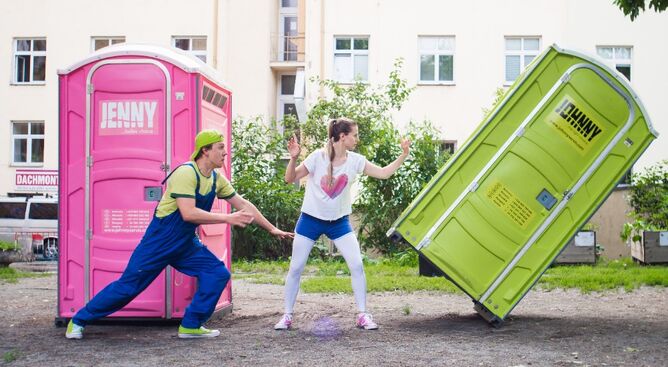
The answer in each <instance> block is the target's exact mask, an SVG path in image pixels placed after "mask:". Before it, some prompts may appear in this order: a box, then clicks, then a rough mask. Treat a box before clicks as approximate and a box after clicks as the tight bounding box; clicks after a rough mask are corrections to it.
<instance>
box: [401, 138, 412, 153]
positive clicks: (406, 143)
mask: <svg viewBox="0 0 668 367" xmlns="http://www.w3.org/2000/svg"><path fill="white" fill-rule="evenodd" d="M410 150H411V141H410V140H409V139H401V151H402V153H401V155H403V156H408V153H409V152H410Z"/></svg>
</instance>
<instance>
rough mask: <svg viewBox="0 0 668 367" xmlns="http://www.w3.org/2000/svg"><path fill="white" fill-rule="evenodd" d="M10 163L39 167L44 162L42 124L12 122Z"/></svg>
mask: <svg viewBox="0 0 668 367" xmlns="http://www.w3.org/2000/svg"><path fill="white" fill-rule="evenodd" d="M12 149H13V154H12V163H13V164H16V165H41V164H42V163H43V162H44V122H12Z"/></svg>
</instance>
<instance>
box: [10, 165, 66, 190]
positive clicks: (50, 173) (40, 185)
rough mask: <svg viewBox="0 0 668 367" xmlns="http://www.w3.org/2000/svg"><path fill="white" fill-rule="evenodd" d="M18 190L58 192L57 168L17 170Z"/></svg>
mask: <svg viewBox="0 0 668 367" xmlns="http://www.w3.org/2000/svg"><path fill="white" fill-rule="evenodd" d="M15 183H16V191H32V192H57V191H58V171H57V170H19V169H17V170H16V181H15Z"/></svg>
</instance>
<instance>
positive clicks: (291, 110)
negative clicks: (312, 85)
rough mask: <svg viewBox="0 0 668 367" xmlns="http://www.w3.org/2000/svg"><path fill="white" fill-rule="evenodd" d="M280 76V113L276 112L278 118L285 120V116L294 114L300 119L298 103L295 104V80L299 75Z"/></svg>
mask: <svg viewBox="0 0 668 367" xmlns="http://www.w3.org/2000/svg"><path fill="white" fill-rule="evenodd" d="M279 78H280V82H279V84H280V85H279V91H278V111H277V112H278V113H277V114H276V115H277V117H278V120H283V118H285V116H287V115H292V116H294V117H295V119H297V121H299V116H297V105H296V104H295V82H296V80H297V76H296V75H295V74H282V75H280V76H279Z"/></svg>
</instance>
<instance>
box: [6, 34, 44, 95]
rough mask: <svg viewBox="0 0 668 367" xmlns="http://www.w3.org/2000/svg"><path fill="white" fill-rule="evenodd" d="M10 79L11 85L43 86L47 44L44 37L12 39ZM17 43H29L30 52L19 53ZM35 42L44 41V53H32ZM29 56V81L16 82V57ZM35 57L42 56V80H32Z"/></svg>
mask: <svg viewBox="0 0 668 367" xmlns="http://www.w3.org/2000/svg"><path fill="white" fill-rule="evenodd" d="M12 41H13V42H12V79H11V85H45V84H46V78H47V70H46V57H47V56H46V51H47V50H48V43H47V42H46V41H47V40H46V37H14V38H13V39H12ZM19 41H30V51H19V50H18V43H19ZM35 41H44V42H45V44H46V46H45V48H46V49H45V50H44V51H34V50H33V48H34V44H35ZM26 55H28V56H30V81H28V82H20V81H18V69H17V67H18V65H17V60H18V56H26ZM35 56H44V80H37V81H35V80H33V74H34V72H35V69H34V68H35V61H34V60H35Z"/></svg>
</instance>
